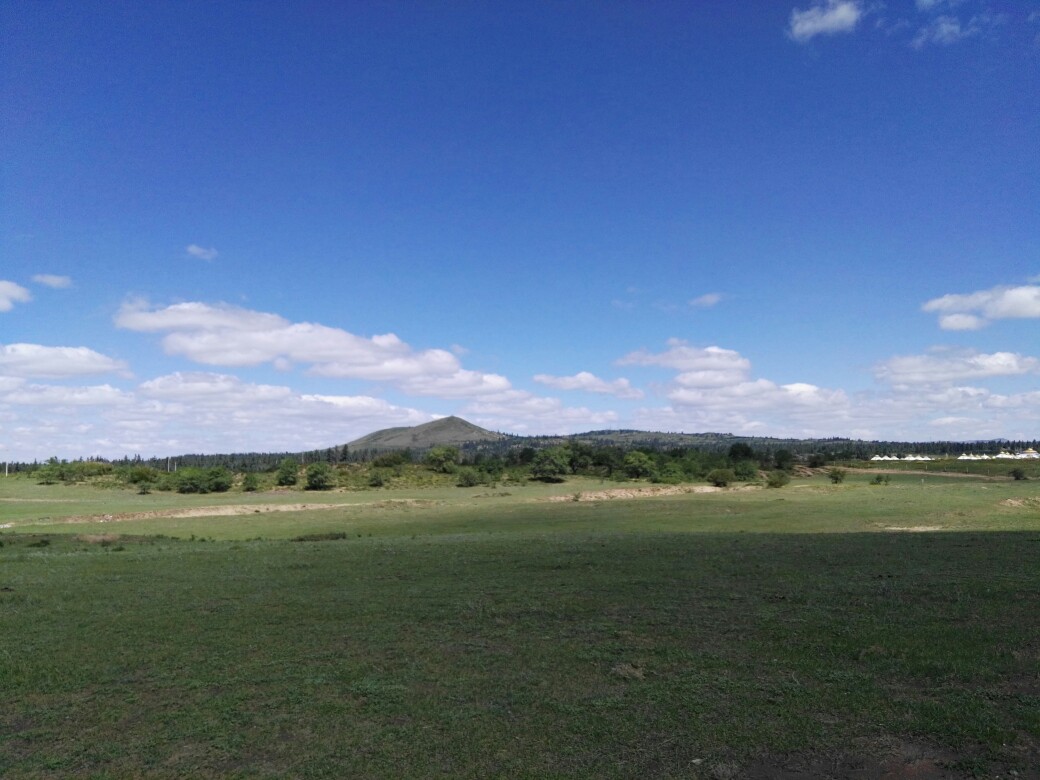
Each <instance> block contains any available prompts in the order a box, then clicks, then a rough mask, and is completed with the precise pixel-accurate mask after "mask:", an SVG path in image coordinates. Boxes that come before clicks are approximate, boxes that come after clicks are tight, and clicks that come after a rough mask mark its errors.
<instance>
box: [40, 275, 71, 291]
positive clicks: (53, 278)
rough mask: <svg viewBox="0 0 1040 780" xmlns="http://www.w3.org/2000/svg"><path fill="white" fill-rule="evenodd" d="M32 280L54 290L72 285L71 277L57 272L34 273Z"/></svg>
mask: <svg viewBox="0 0 1040 780" xmlns="http://www.w3.org/2000/svg"><path fill="white" fill-rule="evenodd" d="M32 280H33V281H34V282H36V283H37V284H42V285H43V286H44V287H52V288H54V289H55V290H64V289H67V288H69V287H71V286H72V279H71V278H70V277H68V276H58V275H57V274H36V275H35V276H34V277H33V278H32Z"/></svg>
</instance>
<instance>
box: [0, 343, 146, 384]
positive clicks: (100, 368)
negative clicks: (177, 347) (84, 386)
mask: <svg viewBox="0 0 1040 780" xmlns="http://www.w3.org/2000/svg"><path fill="white" fill-rule="evenodd" d="M125 371H126V364H125V363H124V362H123V361H121V360H115V359H114V358H110V357H107V356H106V355H102V354H101V353H100V352H95V351H94V350H92V349H87V348H86V347H44V346H41V345H39V344H7V345H6V346H4V345H0V375H3V376H17V377H26V378H37V379H62V378H66V377H73V376H87V375H90V374H108V373H112V372H121V373H122V372H125Z"/></svg>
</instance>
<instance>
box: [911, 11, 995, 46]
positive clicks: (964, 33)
mask: <svg viewBox="0 0 1040 780" xmlns="http://www.w3.org/2000/svg"><path fill="white" fill-rule="evenodd" d="M978 32H979V28H978V27H977V26H976V25H974V24H971V23H969V24H968V26H967V27H962V26H961V22H960V19H958V18H957V17H955V16H946V15H943V16H937V17H936V18H935V19H932V20H931V21H930V22H929V23H928V24H926V25H925V26H924V27H922V28H921V29H920V30H918V32H917V35H916V36H914V39H913V40H912V41H911V42H910V45H911V46H913V47H914V48H915V49H920V48H922V47H923V46H925V45H926V44H929V43H936V44H939V45H942V46H949V45H950V44H952V43H957V41H961V40H964V39H965V38H968V37H970V36H972V35H975V34H977V33H978Z"/></svg>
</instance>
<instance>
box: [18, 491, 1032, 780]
mask: <svg viewBox="0 0 1040 780" xmlns="http://www.w3.org/2000/svg"><path fill="white" fill-rule="evenodd" d="M866 481H867V480H866V477H863V478H861V477H859V476H858V475H850V477H849V481H847V482H846V483H845V484H842V485H835V486H832V485H830V484H828V483H826V482H824V481H823V480H821V479H819V478H817V479H814V480H804V481H801V482H798V481H796V482H795V483H793V484H792V485H790V486H789V487H786V488H783V489H780V490H767V489H757V490H746V491H726V492H720V493H706V494H689V495H679V496H664V497H657V498H640V499H633V500H613V501H597V502H589V501H574V500H566V501H562V502H550V501H548V500H546V499H547V498H548V497H549V495H551V494H555V495H558V496H561V497H567V498H569V499H573V498H575V497H580V496H579V495H578V494H579V493H583V492H592V491H597V490H602V489H609V488H613V487H618V486H616V485H611V484H609V483H608V484H606V485H601V484H599V483H598V482H593V481H587V482H578V481H575V482H568V483H565V484H563V485H555V486H532V487H508V488H500V489H487V488H481V489H468V490H467V489H456V488H453V489H442V490H437V491H415V493H414V494H405V493H404V492H403V491H400V492H399V491H375V490H374V491H364V492H360V493H350V494H347V493H329V494H305V493H303V492H302V491H301V492H290V493H284V494H271V493H267V494H260V495H256V496H245V495H243V494H234V495H229V496H221V497H219V498H216V499H215V497H214V496H202V497H191V498H189V497H183V496H175V495H151V496H136V495H133V494H121V493H118V492H115V491H106V492H105V495H106V496H108V497H110V498H111V503H109V504H107V505H106V504H104V503H95V501H100V500H101V499H100V498H99V497H98V496H95V495H94V494H93V493H91V492H89V490H87V491H86V492H81V491H83V490H84V489H82V488H78V487H77V488H63V487H57V486H55V487H50V488H46V489H44V488H42V487H41V488H37V486H31V485H22V486H19V487H18V488H17V490H18V491H19V492H18V495H12V494H11V493H0V497H8V498H19V499H21V502H18V501H11V502H6V505H4V502H0V506H4V510H3V511H6V512H7V513H8V514H7V519H6V520H5V521H4V522H11V523H14V527H12V528H9V529H6V530H5V531H3V532H0V541H3V542H4V546H3V547H2V548H0V610H2V611H0V615H2V618H3V633H2V634H0V689H2V690H3V692H4V696H3V699H2V700H0V776H3V777H70V776H73V777H76V776H80V777H113V778H118V777H130V776H134V777H285V776H299V777H424V776H443V777H496V776H497V777H554V776H555V777H565V776H596V777H649V776H657V777H669V776H670V777H705V778H715V777H739V776H744V773H746V772H748V771H750V770H749V769H748V768H749V767H755V766H762V765H769V766H781V765H784V766H787V765H791V766H802V767H807V768H808V769H807V770H806V771H811V770H812V768H813V767H818V766H820V765H821V763H820V762H826V761H834V760H837V758H836V757H839V756H843V755H846V754H852V755H855V756H859V757H862V758H863V760H870V759H871V758H872V757H881V756H883V755H886V754H887V751H890V750H891V749H892V746H893V745H906V744H912V745H915V746H917V747H918V748H919V749H920V750H922V751H924V752H926V753H929V754H930V755H933V756H935V757H937V760H941V761H942V762H943V763H944V765H945V766H946V767H948V771H949V772H951V773H953V776H971V775H972V774H977V775H979V776H992V775H995V774H1002V775H1004V776H1006V772H1007V771H1008V770H1010V769H1014V770H1015V771H1017V772H1019V776H1021V777H1028V776H1030V775H1029V774H1028V773H1029V772H1030V771H1032V767H1033V766H1035V765H1036V762H1037V759H1038V753H1037V749H1038V744H1040V625H1038V623H1040V618H1038V614H1040V503H1038V502H1037V501H1036V499H1037V497H1038V496H1040V485H1037V484H1035V483H1032V484H1031V483H1029V482H1010V481H1009V482H1000V483H995V482H983V481H972V480H965V479H943V478H932V477H928V478H925V481H924V482H923V483H922V481H921V478H920V477H910V476H909V475H907V476H906V477H904V476H903V475H898V476H897V477H894V478H893V481H892V483H891V484H890V485H888V486H868V485H867V484H866ZM38 491H43V492H38ZM63 491H64V492H63ZM504 493H508V495H503V494H504ZM34 497H37V498H44V499H45V500H46V501H49V502H51V504H50V505H48V506H49V507H50V506H54V507H60V506H62V504H60V503H58V502H56V501H55V498H66V499H70V502H71V503H68V504H66V506H67V508H70V509H72V510H74V511H67V512H66V513H65V515H88V514H101V513H103V512H104V511H105V510H104V507H105V506H111V507H115V506H130V505H133V506H138V507H141V508H140V509H118V510H111V511H118V512H131V511H148V509H149V508H151V507H154V508H168V507H174V506H190V505H219V504H220V503H221V502H223V501H227V502H234V503H244V502H245V501H255V502H256V503H257V504H258V505H259V504H271V503H277V502H279V501H284V502H292V503H309V502H311V501H315V502H317V501H332V502H336V503H341V502H342V503H346V502H354V503H353V505H350V506H342V507H336V508H334V509H323V510H314V511H306V510H304V511H300V512H291V513H275V512H266V513H265V512H261V513H259V514H247V515H240V516H232V517H209V518H207V517H194V518H154V519H150V520H131V521H125V522H118V523H116V522H109V523H89V524H85V523H62V522H59V519H60V518H61V517H62V516H65V515H62V514H61V512H62V510H61V509H60V508H59V509H56V510H53V509H49V514H48V519H47V520H46V521H43V522H41V521H40V520H39V517H38V516H36V515H35V514H34V512H35V510H32V511H28V512H26V511H23V510H24V499H26V498H34ZM138 500H141V502H142V503H140V504H134V502H136V501H138ZM123 502H125V503H123ZM149 502H151V503H149ZM19 505H21V507H22V508H21V509H12V507H17V506H19ZM97 506H101V507H102V509H101V510H100V511H98V512H95V511H93V509H92V508H93V507H97ZM84 507H91V509H89V510H85V509H84ZM922 527H926V528H941V529H943V530H941V531H932V532H921V533H908V532H893V531H886V530H885V529H886V528H922ZM323 534H324V535H326V536H327V537H329V538H330V539H331V540H330V541H321V542H318V541H310V542H294V541H291V540H292V539H293V538H294V537H298V536H308V535H309V536H312V537H314V536H321V535H323ZM160 535H161V536H160ZM193 535H194V537H195V539H192V536H193ZM172 537H178V538H176V539H174V538H172ZM210 539H213V540H216V541H208V540H210ZM89 540H92V541H89ZM43 542H46V544H42V543H43Z"/></svg>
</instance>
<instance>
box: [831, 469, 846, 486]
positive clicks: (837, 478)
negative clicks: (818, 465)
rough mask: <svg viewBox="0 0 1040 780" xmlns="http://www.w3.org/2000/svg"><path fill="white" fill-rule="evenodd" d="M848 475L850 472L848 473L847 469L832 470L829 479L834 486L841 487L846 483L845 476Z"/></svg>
mask: <svg viewBox="0 0 1040 780" xmlns="http://www.w3.org/2000/svg"><path fill="white" fill-rule="evenodd" d="M847 473H848V472H846V471H845V469H839V468H832V469H830V470H829V471H828V472H827V479H829V480H830V481H831V483H832V484H834V485H840V484H841V483H842V482H844V481H845V475H846V474H847Z"/></svg>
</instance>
